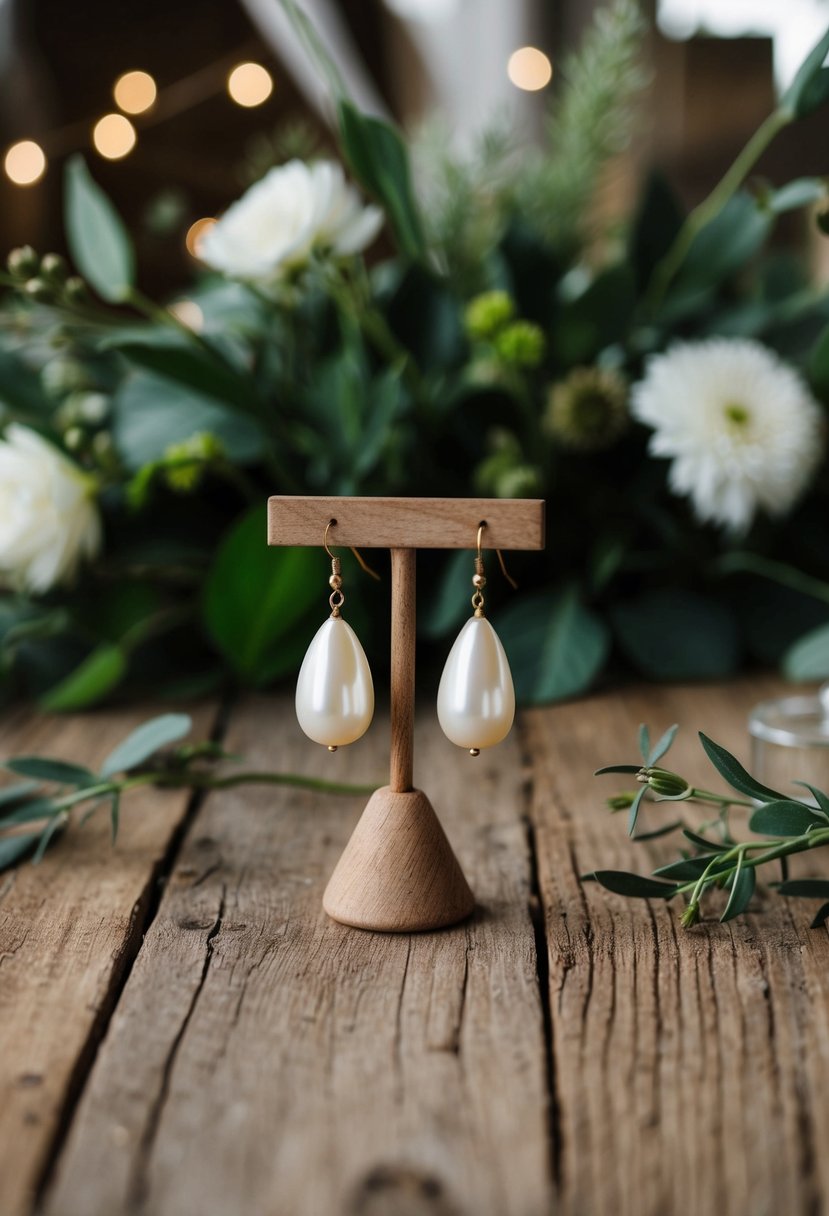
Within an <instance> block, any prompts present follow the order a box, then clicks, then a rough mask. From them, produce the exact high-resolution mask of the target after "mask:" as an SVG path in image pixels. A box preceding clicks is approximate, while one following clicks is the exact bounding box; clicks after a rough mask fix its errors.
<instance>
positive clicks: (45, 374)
mask: <svg viewBox="0 0 829 1216" xmlns="http://www.w3.org/2000/svg"><path fill="white" fill-rule="evenodd" d="M40 382H41V384H42V385H43V387H44V389H45V390H46V392H47V393H48V394H49V396H50V397H65V396H66V394H67V393H72V392H75V391H77V390H78V389H85V388H89V386H90V380H89V374H88V372H87V370H86V368H85V367H84V365H83V363H81V361H80V360H79V359H73V358H71V357H65V356H62V355H58V356H57V357H56V358H54V359H50V360H49V362H48V363H46V364H44V366H43V367H42V368H41V370H40Z"/></svg>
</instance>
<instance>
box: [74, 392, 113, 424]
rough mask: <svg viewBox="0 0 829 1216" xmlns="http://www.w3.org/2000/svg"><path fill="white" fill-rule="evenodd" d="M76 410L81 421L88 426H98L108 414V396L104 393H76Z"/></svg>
mask: <svg viewBox="0 0 829 1216" xmlns="http://www.w3.org/2000/svg"><path fill="white" fill-rule="evenodd" d="M73 396H75V397H77V399H78V400H77V407H76V408H77V412H78V418H79V419H80V421H81V422H86V423H87V424H88V425H89V426H100V424H101V423H102V422H104V421H105V420H106V418H107V416H108V415H109V397H108V396H107V395H106V393H76V394H73Z"/></svg>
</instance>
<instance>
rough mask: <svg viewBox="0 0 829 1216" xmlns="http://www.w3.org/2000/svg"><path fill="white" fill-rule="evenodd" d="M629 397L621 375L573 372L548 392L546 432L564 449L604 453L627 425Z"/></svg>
mask: <svg viewBox="0 0 829 1216" xmlns="http://www.w3.org/2000/svg"><path fill="white" fill-rule="evenodd" d="M627 395H628V390H627V382H626V381H625V379H624V377H623V376H621V375H620V374H619V373H618V372H616V371H611V370H609V369H606V368H598V367H577V368H574V370H573V371H572V372H570V375H569V376H568V377H567V378H566V379H565V380H561V381H560V382H559V383H558V384H554V385H553V387H552V388H551V389H550V391H549V395H548V399H547V411H546V414H545V418H544V424H545V429H546V430H547V432H548V434H549V435H550V436H551V437H552V438H553V439H554V440H555V441H556V442H557V443H558V444H559V445H560V446H561V447H563V448H572V449H575V450H577V451H583V452H599V451H602V450H603V449H604V448H608V447H610V446H611V445H612V444H613V443H615V442H616V440H617V439H618V437H619V435H621V434H622V432H623V431H624V429H625V427H626V426H627V424H628V411H627Z"/></svg>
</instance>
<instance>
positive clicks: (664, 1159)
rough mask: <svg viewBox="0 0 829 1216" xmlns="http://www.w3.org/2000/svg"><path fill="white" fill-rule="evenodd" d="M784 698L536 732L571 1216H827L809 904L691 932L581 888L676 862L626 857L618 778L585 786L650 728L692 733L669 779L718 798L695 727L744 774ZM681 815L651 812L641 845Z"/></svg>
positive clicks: (676, 705) (716, 700)
mask: <svg viewBox="0 0 829 1216" xmlns="http://www.w3.org/2000/svg"><path fill="white" fill-rule="evenodd" d="M779 691H780V689H779V687H778V686H777V685H770V684H769V682H765V681H756V682H745V683H742V684H737V685H732V686H723V687H697V688H684V689H655V688H648V689H644V690H641V691H634V692H631V693H629V694H613V695H609V696H605V697H597V698H594V699H591V700H590V701H587V702H584V703H581V704H578V705H574V706H562V707H558V708H550V709H545V710H538V711H533V712H532V713H530V714H527V715H525V719H524V724H525V732H526V745H527V747H528V749H529V753H530V754H531V756H532V760H533V772H534V776H535V787H534V794H533V806H532V816H533V819H534V822H535V831H536V841H537V850H538V864H539V871H540V888H541V894H542V900H543V906H544V913H545V918H546V929H547V934H548V941H549V969H550V1002H551V1021H552V1030H553V1050H554V1054H555V1087H556V1109H557V1150H556V1152H557V1160H558V1178H557V1183H558V1188H559V1194H560V1204H561V1206H560V1208H559V1209H558V1210H559V1211H561V1212H562V1213H563V1214H564V1216H576V1214H578V1216H592V1214H593V1213H596V1212H610V1211H612V1212H614V1213H617V1214H618V1216H672V1214H673V1213H682V1216H703V1214H704V1216H710V1213H712V1212H715V1211H719V1212H727V1213H728V1214H729V1216H758V1214H762V1213H769V1214H770V1213H782V1212H785V1213H786V1214H787V1216H812V1214H814V1213H818V1212H821V1211H826V1210H827V1204H829V1158H827V1155H826V1152H825V1151H824V1150H825V1146H826V1144H827V1143H829V1103H827V1101H826V1094H827V1092H829V1018H828V1017H827V1011H828V1010H829V935H827V933H826V932H825V931H824V930H819V931H815V930H809V929H808V928H807V924H808V919H809V916H808V911H809V905H806V904H804V903H802V902H798V901H788V900H784V899H780V898H779V897H777V896H775V895H768V896H767V897H766V898H765V899H762V900H760V901H758V902H757V910H756V911H755V912H752V914H750V915H748V916H747V917H745V918H741V919H739V920H737V921H734V922H731V923H730V924H725V925H720V924H719V923H717V921H716V920H714V921H710V920H709V921H707V922H706V923H705V924H704V925H702V926H699V927H697V928H695V929H693V930H690V931H684V930H682V929H681V928H680V927H679V924H678V915H679V912H678V910H677V907H676V906H675V905H674V904H670V905H667V906H666V905H664V904H662V903H661V902H659V901H655V902H654V903H652V904H648V903H644V902H642V901H638V900H630V901H628V900H625V899H623V898H621V897H619V896H614V895H611V894H610V893H609V892H607V891H604V890H602V889H601V888H599V887H598V886H596V885H595V884H585V885H582V884H581V883H580V882H579V880H578V875H579V874H582V873H585V872H588V871H590V870H593V869H599V868H606V869H628V870H637V871H639V872H642V873H648V872H649V871H650V869H651V868H652V866H653V865H657V864H659V860H667V858H668V855H669V854H670V853H671V845H669V844H666V843H665V842H664V841H654V842H643V843H641V844H633V843H631V842H630V841H629V840H628V838H627V836H626V832H625V824H624V822H623V820H624V816H616V817H613V818H611V816H610V815H609V813H608V811H607V809H606V807H605V806H604V804H603V803H604V797H605V796H606V794H608V793H610V792H611V791H612V790H613V789H614V788H615V789H618V788H619V786H620V784H621V785H624V783H625V779H624V778H616V779H615V786H614V779H603V784H602V783H600V782H599V781H594V779H593V778H592V777H591V775H590V774H591V773H592V771H593V769H594V768H595V767H597V766H598V765H599V764H604V763H612V762H628V761H631V760H634V759H635V758H636V754H637V749H636V731H637V727H638V724H639V722H640V721H648V722H650V724H651V726H652V727H653V728H656V729H659V730H661V729H663V728H664V727H666V726H668V725H670V723H671V722H674V721H678V722H680V723H682V727H683V729H682V731H681V732H680V736H679V738H678V741H677V743H676V745H675V747H674V749H673V750H672V752H671V753H670V755H669V757H668V759H667V760H666V762H665V763H667V764H668V767H675V768H677V770H678V771H680V772H683V773H688V775H690V776H691V777H692V778H694V779H696V780H698V781H700V783H702V782H703V781H704V782H705V783H706V784H707V785H708V787H709V788H713V789H719V788H722V783H721V782H720V781H719V780H718V778H717V776H716V774H714V773H713V770H712V769H711V768H710V767H709V766H708V765H707V762H706V761H705V758H704V756H703V755H702V753H701V750H700V748H699V746H698V743H697V740H696V731H697V729H704V730H705V731H706V733H708V734H710V735H711V736H712V737H713V738H715V739H717V740H718V741H719V742H722V743H723V744H724V745H725V746H726V747H728V748H729V749H730V750H733V751H734V752H735V753H736V754H737V755H739V756H741V757H742V758H743V760H744V761H747V759H748V748H747V734H746V726H745V722H746V713H747V710H748V708H749V707H750V705H752V704H753V703H754V702H755V701H756V700H759V699H760V698H761V697H763V696H769V695H774V694H775V693H776V692H777V693H779ZM712 774H713V775H712ZM712 782H713V783H714V784H712ZM676 809H677V808H676V806H675V805H671V804H667V805H663V808H662V809H659V810H657V809H656V808H653V809H648V810H647V811H646V812H645V815H644V817H643V827H642V828H641V829H640V830H644V822H645V819H646V820H647V822H648V823H649V824H650V825H651V826H657V824H658V819H659V817H661V816H666V815H670V816H672V817H676ZM673 855H675V853H674V854H673ZM657 859H659V860H657ZM808 863H809V865H810V867H811V872H812V873H819V872H820V870H821V864H820V859H818V858H815V857H811V858H808ZM823 872H824V874H825V873H826V864H825V862H823ZM680 910H681V909H680Z"/></svg>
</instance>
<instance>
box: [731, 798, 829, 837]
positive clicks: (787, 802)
mask: <svg viewBox="0 0 829 1216" xmlns="http://www.w3.org/2000/svg"><path fill="white" fill-rule="evenodd" d="M748 826H749V828H750V829H751V831H752V832H756V833H757V835H758V836H803V835H804V833H805V832H808V831H809V830H810V829H814V828H825V827H826V820H825V818H824V817H823V815H820V814H818V813H817V812H816V811H810V810H809V808H808V807H807V806H804V805H803V803H802V802H795V801H793V800H791V799H788V798H781V799H779V801H777V802H768V803H766V805H765V806H761V807H758V808H757V810H756V811H754V812H753V814H752V815H751V817H750V819H749V821H748Z"/></svg>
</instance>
